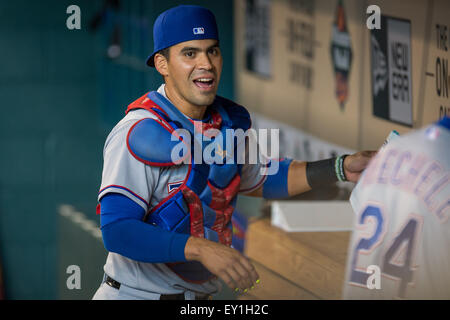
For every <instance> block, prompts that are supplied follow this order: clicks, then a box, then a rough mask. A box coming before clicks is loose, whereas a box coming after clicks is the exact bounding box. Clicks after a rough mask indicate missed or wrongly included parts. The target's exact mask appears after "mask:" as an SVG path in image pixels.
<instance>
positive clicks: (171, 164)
mask: <svg viewBox="0 0 450 320" xmlns="http://www.w3.org/2000/svg"><path fill="white" fill-rule="evenodd" d="M146 119H152V120H155V119H153V118H143V119H141V120H139V121H136V123H135V124H133V125H132V126H131V128H130V130H129V131H128V133H127V149H128V151H129V152H130V153H131V155H132V156H133V157H135V158H136V159H137V160H139V161H140V162H143V163H145V164H148V165H150V166H158V167H168V166H173V165H174V163H173V162H155V161H148V160H144V159H142V158H140V157H139V156H138V155H136V154H135V153H134V152H133V150H131V148H130V143H129V139H130V133H131V131H133V129H134V127H135V126H136V125H137V124H138V123H139V122H141V121H143V120H146ZM163 127H164V126H163ZM164 128H165V127H164ZM165 129H166V130H167V128H165ZM167 131H169V130H167ZM169 132H170V131H169Z"/></svg>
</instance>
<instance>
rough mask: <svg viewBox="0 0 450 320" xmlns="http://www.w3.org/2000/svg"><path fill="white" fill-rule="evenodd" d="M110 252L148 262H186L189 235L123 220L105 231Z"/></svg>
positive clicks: (104, 240) (110, 225) (105, 239)
mask: <svg viewBox="0 0 450 320" xmlns="http://www.w3.org/2000/svg"><path fill="white" fill-rule="evenodd" d="M102 235H103V242H104V245H105V248H106V249H107V250H108V251H111V252H115V253H118V254H120V255H122V256H124V257H127V258H129V259H132V260H136V261H140V262H148V263H165V262H179V261H186V258H185V256H184V248H185V245H186V241H187V239H188V237H189V235H186V234H182V233H175V232H170V231H166V230H163V229H161V228H158V227H155V226H152V225H150V224H147V223H145V222H142V221H139V220H134V219H123V220H119V221H116V222H113V223H110V224H108V225H107V226H105V227H103V228H102Z"/></svg>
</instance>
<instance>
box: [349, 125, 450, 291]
mask: <svg viewBox="0 0 450 320" xmlns="http://www.w3.org/2000/svg"><path fill="white" fill-rule="evenodd" d="M350 200H351V203H352V206H353V209H354V211H355V214H356V217H355V226H354V231H353V235H352V239H351V242H350V246H349V251H348V260H347V269H346V277H345V284H344V294H343V297H344V298H345V299H397V298H400V299H450V222H449V216H450V131H449V130H448V129H446V128H444V127H442V126H437V125H431V126H429V127H427V128H423V129H421V130H418V131H415V132H412V133H409V134H407V135H405V136H403V137H400V138H397V139H396V140H394V141H392V142H390V143H389V144H387V145H386V146H385V147H383V148H382V149H381V150H380V151H379V153H378V154H377V155H376V157H375V158H374V159H373V160H372V161H371V163H370V165H369V166H368V168H367V169H366V170H365V172H364V174H363V175H362V177H361V179H360V181H359V182H358V184H357V185H356V187H355V189H354V191H353V193H352V195H351V199H350ZM377 271H380V272H379V273H378V272H377ZM378 275H379V276H378Z"/></svg>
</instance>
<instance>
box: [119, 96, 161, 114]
mask: <svg viewBox="0 0 450 320" xmlns="http://www.w3.org/2000/svg"><path fill="white" fill-rule="evenodd" d="M148 94H149V93H148V92H147V93H146V94H144V95H143V96H142V97H140V98H139V99H137V100H135V101H133V102H132V103H130V104H129V105H128V108H127V110H126V111H125V114H127V113H128V112H130V111H131V110H135V109H145V110H147V111H150V110H151V108H156V109H158V110H159V111H161V112H162V113H164V114H165V115H166V116H167V117H168V118H169V115H168V114H167V113H166V112H165V111H164V109H162V108H161V107H160V106H158V105H157V104H156V103H155V102H153V101H152V100H151V99H150V98H149V97H147V95H148Z"/></svg>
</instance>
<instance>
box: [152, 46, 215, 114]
mask: <svg viewBox="0 0 450 320" xmlns="http://www.w3.org/2000/svg"><path fill="white" fill-rule="evenodd" d="M154 59H155V67H156V69H157V70H158V72H159V73H160V74H161V75H162V76H163V77H164V80H165V83H166V94H167V95H168V98H169V99H170V100H172V102H173V103H174V104H175V105H176V106H177V107H178V108H180V109H181V111H182V112H184V113H185V114H187V115H188V116H191V115H190V113H191V112H190V111H188V110H187V109H195V108H199V107H201V108H204V109H206V107H207V106H209V105H210V104H211V103H212V102H213V101H214V98H215V96H216V93H217V89H218V86H219V81H220V75H221V73H222V63H223V59H222V54H221V52H220V48H219V43H218V41H217V40H213V39H204V40H191V41H186V42H181V43H179V44H176V45H174V46H172V47H170V51H169V59H166V58H165V57H164V56H162V55H161V54H156V55H155V58H154ZM183 109H184V110H183Z"/></svg>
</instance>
